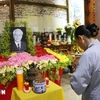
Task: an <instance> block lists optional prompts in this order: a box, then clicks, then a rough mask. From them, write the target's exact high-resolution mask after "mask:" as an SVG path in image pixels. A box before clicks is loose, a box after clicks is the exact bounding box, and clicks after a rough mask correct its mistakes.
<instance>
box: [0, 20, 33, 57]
mask: <svg viewBox="0 0 100 100" xmlns="http://www.w3.org/2000/svg"><path fill="white" fill-rule="evenodd" d="M10 27H26V38H25V39H26V43H27V52H28V53H30V54H31V55H34V54H35V49H34V44H33V37H32V30H31V29H30V28H28V25H27V23H26V22H24V21H20V22H14V21H10V22H8V21H6V22H5V23H4V29H3V31H2V35H1V37H0V39H1V40H0V53H1V54H2V55H3V57H5V58H7V57H9V56H10V54H11V51H10V35H11V32H10Z"/></svg>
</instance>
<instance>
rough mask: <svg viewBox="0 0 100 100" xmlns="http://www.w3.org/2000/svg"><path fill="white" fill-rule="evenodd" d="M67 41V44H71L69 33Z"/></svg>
mask: <svg viewBox="0 0 100 100" xmlns="http://www.w3.org/2000/svg"><path fill="white" fill-rule="evenodd" d="M67 42H68V44H71V36H70V35H68V37H67Z"/></svg>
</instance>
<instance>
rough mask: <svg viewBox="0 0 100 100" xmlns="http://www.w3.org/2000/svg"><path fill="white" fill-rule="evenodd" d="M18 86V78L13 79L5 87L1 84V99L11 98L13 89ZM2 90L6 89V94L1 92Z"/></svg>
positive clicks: (8, 99) (7, 99) (9, 99)
mask: <svg viewBox="0 0 100 100" xmlns="http://www.w3.org/2000/svg"><path fill="white" fill-rule="evenodd" d="M16 86H17V82H16V80H14V81H12V82H11V84H10V85H9V86H8V87H7V89H5V87H4V85H1V84H0V100H11V93H12V89H13V88H14V87H16ZM1 90H5V91H6V92H5V95H2V94H1Z"/></svg>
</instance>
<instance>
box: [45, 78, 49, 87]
mask: <svg viewBox="0 0 100 100" xmlns="http://www.w3.org/2000/svg"><path fill="white" fill-rule="evenodd" d="M45 80H46V85H47V86H48V85H49V78H48V77H46V78H45Z"/></svg>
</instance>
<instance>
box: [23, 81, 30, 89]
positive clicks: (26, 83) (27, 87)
mask: <svg viewBox="0 0 100 100" xmlns="http://www.w3.org/2000/svg"><path fill="white" fill-rule="evenodd" d="M24 89H25V90H29V83H28V82H25V83H24Z"/></svg>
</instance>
